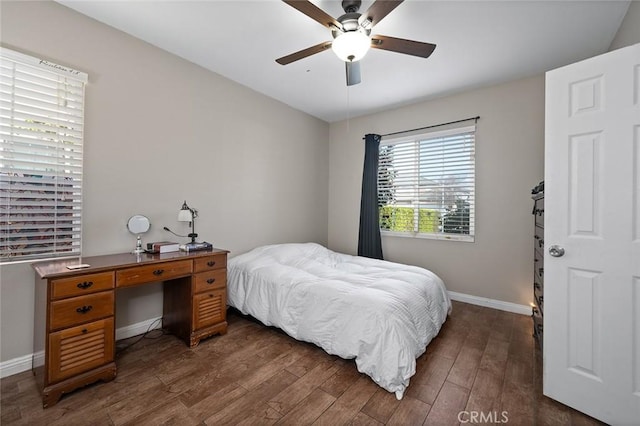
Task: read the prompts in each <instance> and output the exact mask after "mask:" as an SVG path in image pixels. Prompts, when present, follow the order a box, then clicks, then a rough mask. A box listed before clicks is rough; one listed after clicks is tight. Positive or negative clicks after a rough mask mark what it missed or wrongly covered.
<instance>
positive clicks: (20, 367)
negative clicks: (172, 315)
mask: <svg viewBox="0 0 640 426" xmlns="http://www.w3.org/2000/svg"><path fill="white" fill-rule="evenodd" d="M156 328H162V317H158V318H151V319H148V320H146V321H142V322H139V323H136V324H132V325H128V326H125V327H120V328H118V329H116V340H122V339H128V338H129V337H133V336H138V335H140V334H143V333H146V332H147V331H149V330H155V329H156ZM32 362H33V364H35V365H43V364H44V351H40V352H38V353H36V354H35V357H34V354H28V355H24V356H21V357H18V358H13V359H10V360H8V361H4V362H0V378H5V377H9V376H13V375H14V374H18V373H22V372H23V371H28V370H31V366H32Z"/></svg>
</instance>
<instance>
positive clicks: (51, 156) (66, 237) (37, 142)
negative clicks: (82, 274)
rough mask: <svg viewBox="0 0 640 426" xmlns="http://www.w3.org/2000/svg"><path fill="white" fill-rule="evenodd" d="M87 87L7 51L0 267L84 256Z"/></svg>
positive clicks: (1, 90) (0, 107) (2, 55)
mask: <svg viewBox="0 0 640 426" xmlns="http://www.w3.org/2000/svg"><path fill="white" fill-rule="evenodd" d="M87 81H88V77H87V74H85V73H83V72H81V71H77V70H74V69H71V68H68V67H65V66H62V65H58V64H55V63H52V62H50V61H47V60H44V59H40V58H35V57H32V56H29V55H25V54H22V53H20V52H16V51H14V50H11V49H7V48H4V47H0V264H7V263H17V262H28V261H33V260H42V259H48V258H60V257H75V256H79V255H81V252H82V175H83V173H82V163H83V145H84V105H85V101H84V98H85V97H84V92H85V85H86V83H87Z"/></svg>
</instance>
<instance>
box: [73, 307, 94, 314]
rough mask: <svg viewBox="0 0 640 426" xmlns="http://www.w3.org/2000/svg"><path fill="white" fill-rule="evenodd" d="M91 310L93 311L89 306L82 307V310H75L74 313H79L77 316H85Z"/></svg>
mask: <svg viewBox="0 0 640 426" xmlns="http://www.w3.org/2000/svg"><path fill="white" fill-rule="evenodd" d="M92 309H93V306H91V305H89V306H83V307H82V308H78V309H76V312H77V313H79V314H86V313H87V312H89V311H90V310H92Z"/></svg>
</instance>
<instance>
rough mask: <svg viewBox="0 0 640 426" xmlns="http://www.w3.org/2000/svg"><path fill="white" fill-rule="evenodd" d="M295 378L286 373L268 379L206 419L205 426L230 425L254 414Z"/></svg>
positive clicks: (282, 372)
mask: <svg viewBox="0 0 640 426" xmlns="http://www.w3.org/2000/svg"><path fill="white" fill-rule="evenodd" d="M295 380H296V376H294V375H293V374H291V373H289V372H287V371H284V370H283V371H281V372H280V373H278V374H276V375H274V376H272V377H270V378H269V379H268V380H266V381H264V382H262V383H261V384H260V385H258V386H257V387H256V388H254V389H253V390H251V391H249V392H247V393H246V394H245V395H243V397H242V398H239V399H236V400H234V401H233V402H231V403H229V404H228V405H226V406H224V407H222V408H221V409H220V411H218V412H216V413H215V414H213V415H212V416H211V417H209V418H207V419H206V420H205V421H204V423H205V424H207V425H231V424H235V423H238V422H240V421H242V420H244V419H245V418H247V417H249V416H251V415H253V414H255V412H254V409H255V407H257V406H259V405H260V404H262V403H266V402H267V401H268V400H269V399H271V398H272V397H274V396H275V395H277V394H279V393H280V392H282V390H283V389H285V388H286V387H287V386H289V385H291V384H292V383H293V382H295Z"/></svg>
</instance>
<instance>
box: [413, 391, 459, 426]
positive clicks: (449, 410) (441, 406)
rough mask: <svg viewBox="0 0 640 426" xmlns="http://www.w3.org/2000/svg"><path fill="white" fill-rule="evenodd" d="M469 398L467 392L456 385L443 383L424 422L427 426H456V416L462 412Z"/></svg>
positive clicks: (457, 421)
mask: <svg viewBox="0 0 640 426" xmlns="http://www.w3.org/2000/svg"><path fill="white" fill-rule="evenodd" d="M468 398H469V390H468V389H465V388H463V387H462V386H458V385H456V384H453V383H450V382H445V383H444V385H443V386H442V389H441V390H440V393H439V394H438V397H437V398H436V400H435V402H434V403H433V406H432V407H431V410H429V414H428V415H427V418H426V420H425V422H424V424H425V425H429V426H432V425H433V426H440V425H457V424H458V423H460V421H459V420H458V415H459V413H460V412H461V411H463V410H464V407H465V406H466V405H467V400H468Z"/></svg>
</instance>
